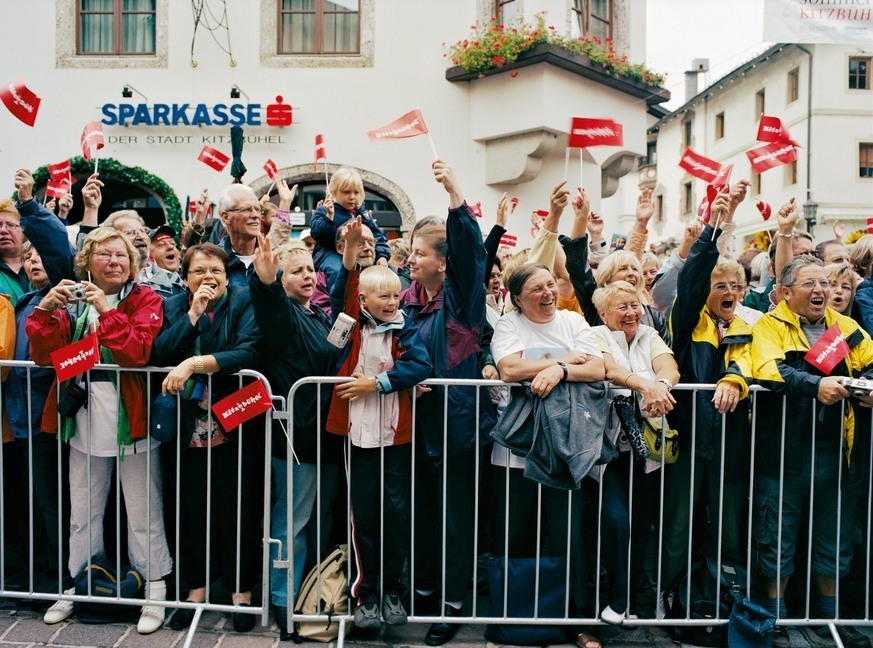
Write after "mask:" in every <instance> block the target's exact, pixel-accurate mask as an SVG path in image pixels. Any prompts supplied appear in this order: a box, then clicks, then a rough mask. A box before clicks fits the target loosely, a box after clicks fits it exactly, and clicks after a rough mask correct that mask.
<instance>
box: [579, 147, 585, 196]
mask: <svg viewBox="0 0 873 648" xmlns="http://www.w3.org/2000/svg"><path fill="white" fill-rule="evenodd" d="M584 167H585V149H579V188H580V189H581V188H582V187H584V186H585V173H584Z"/></svg>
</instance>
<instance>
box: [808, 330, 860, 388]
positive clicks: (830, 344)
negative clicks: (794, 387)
mask: <svg viewBox="0 0 873 648" xmlns="http://www.w3.org/2000/svg"><path fill="white" fill-rule="evenodd" d="M847 355H849V345H848V344H846V338H844V337H843V334H842V332H841V331H840V325H839V324H838V323H836V322H834V325H833V326H831V327H830V328H829V329H828V330H827V331H825V332H824V335H822V336H821V337H820V338H819V339H818V342H816V343H815V344H813V345H812V347H810V349H809V351H807V352H806V355H805V356H803V359H804V360H806V361H807V362H808V363H809V364H811V365H812V366H813V367H815V368H816V369H818V370H820V371H821V372H822V373H824V374H825V375H826V376H829V375H830V374H831V371H833V370H834V367H836V366H837V365H838V364H839V363H840V361H841V360H842V359H843V358H845V357H846V356H847Z"/></svg>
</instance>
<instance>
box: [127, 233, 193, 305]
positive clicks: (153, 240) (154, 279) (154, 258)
mask: <svg viewBox="0 0 873 648" xmlns="http://www.w3.org/2000/svg"><path fill="white" fill-rule="evenodd" d="M175 236H176V230H174V229H173V228H172V227H170V226H169V225H159V226H158V227H156V228H154V229H153V230H151V231H150V232H149V240H150V244H149V254H150V256H149V258H147V259H146V260H145V261H144V262H143V264H142V269H141V270H140V271H139V272H138V273H137V275H136V280H137V282H138V283H140V284H142V285H143V286H148V287H149V288H151V289H152V290H154V291H155V292H156V293H158V295H159V296H160V297H161V299H167V298H169V297H172V296H173V295H178V294H180V293H183V292H185V282H184V281H183V280H182V277H180V276H179V265H180V264H181V261H182V259H181V254H179V249H178V248H177V247H176V241H175V240H174V237H175Z"/></svg>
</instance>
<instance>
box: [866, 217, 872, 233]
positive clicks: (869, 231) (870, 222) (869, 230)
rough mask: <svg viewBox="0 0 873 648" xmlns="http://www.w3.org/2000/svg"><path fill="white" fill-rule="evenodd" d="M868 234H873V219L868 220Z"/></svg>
mask: <svg viewBox="0 0 873 648" xmlns="http://www.w3.org/2000/svg"><path fill="white" fill-rule="evenodd" d="M867 233H868V234H873V218H868V219H867Z"/></svg>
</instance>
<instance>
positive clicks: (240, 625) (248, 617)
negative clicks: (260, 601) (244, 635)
mask: <svg viewBox="0 0 873 648" xmlns="http://www.w3.org/2000/svg"><path fill="white" fill-rule="evenodd" d="M239 606H240V607H251V605H249V604H248V603H240V604H239ZM232 616H233V631H234V632H250V631H251V629H252V628H254V627H255V615H254V614H243V613H242V612H234V613H233V615H232Z"/></svg>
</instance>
